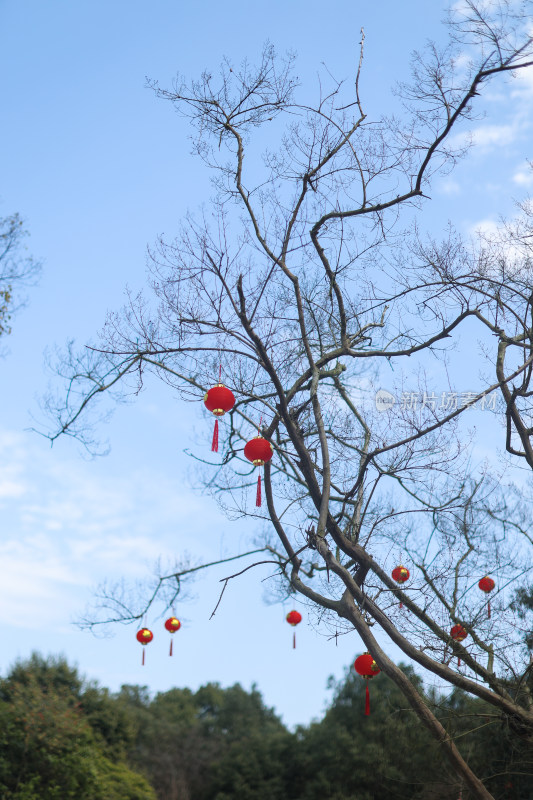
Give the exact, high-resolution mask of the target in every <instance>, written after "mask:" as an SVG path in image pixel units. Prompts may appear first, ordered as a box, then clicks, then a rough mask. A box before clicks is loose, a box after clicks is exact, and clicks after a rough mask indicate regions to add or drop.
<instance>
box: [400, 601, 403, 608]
mask: <svg viewBox="0 0 533 800" xmlns="http://www.w3.org/2000/svg"><path fill="white" fill-rule="evenodd" d="M400 608H403V603H402V601H401V600H400Z"/></svg>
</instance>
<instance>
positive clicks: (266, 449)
mask: <svg viewBox="0 0 533 800" xmlns="http://www.w3.org/2000/svg"><path fill="white" fill-rule="evenodd" d="M273 454H274V451H273V449H272V445H271V444H270V442H269V441H268V439H263V437H262V436H256V437H255V438H253V439H250V441H249V442H247V443H246V444H245V446H244V457H245V458H247V459H248V461H251V462H252V464H253V465H254V467H262V466H263V464H266V463H267V461H270V459H271V458H272V456H273ZM255 504H256V506H260V505H261V473H259V476H258V478H257V493H256V496H255Z"/></svg>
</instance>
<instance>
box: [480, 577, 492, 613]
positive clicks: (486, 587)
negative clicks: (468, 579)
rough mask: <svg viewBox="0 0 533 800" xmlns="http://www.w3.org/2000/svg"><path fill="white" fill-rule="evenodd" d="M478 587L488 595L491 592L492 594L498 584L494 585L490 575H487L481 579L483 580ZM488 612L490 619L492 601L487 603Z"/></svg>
mask: <svg viewBox="0 0 533 800" xmlns="http://www.w3.org/2000/svg"><path fill="white" fill-rule="evenodd" d="M478 586H479V588H480V589H481V591H482V592H485V594H488V593H489V592H492V590H493V589H494V587H495V586H496V584H495V583H494V581H493V580H492V578H489V576H488V575H485V577H484V578H481V580H480V581H479V583H478ZM487 611H488V618H489V619H490V599H489V600H488V602H487Z"/></svg>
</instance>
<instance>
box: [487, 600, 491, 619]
mask: <svg viewBox="0 0 533 800" xmlns="http://www.w3.org/2000/svg"><path fill="white" fill-rule="evenodd" d="M487 608H488V612H489V619H490V600H489V602H488V603H487Z"/></svg>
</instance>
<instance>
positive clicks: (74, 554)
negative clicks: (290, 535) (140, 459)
mask: <svg viewBox="0 0 533 800" xmlns="http://www.w3.org/2000/svg"><path fill="white" fill-rule="evenodd" d="M0 460H1V462H2V463H4V464H5V465H6V466H5V467H4V468H3V469H2V470H1V471H0V497H1V498H2V506H1V514H0V561H1V563H2V581H1V582H0V606H1V607H2V614H3V615H6V614H7V615H8V617H9V621H10V623H11V624H14V625H19V626H21V627H24V628H27V629H29V628H32V627H34V626H35V617H36V614H38V615H39V617H41V618H42V619H46V623H47V625H56V624H68V623H67V622H66V621H65V610H67V612H68V618H69V619H68V622H70V620H71V619H72V618H75V617H77V616H79V614H80V613H81V612H82V611H83V607H84V606H85V604H86V603H87V601H88V600H89V599H90V587H91V586H95V585H96V584H97V583H99V582H101V581H102V580H105V579H109V580H110V581H111V582H113V581H117V580H120V579H121V578H122V577H125V578H126V579H130V580H137V579H143V578H150V576H151V574H152V570H153V565H154V563H155V562H156V561H157V559H158V558H159V557H160V556H162V557H163V558H164V559H166V560H167V561H169V562H170V561H172V562H173V561H174V560H175V559H176V558H178V559H179V558H180V554H183V553H184V552H185V551H194V552H195V555H197V556H198V557H199V558H200V559H202V558H205V559H206V560H213V551H212V546H213V543H214V542H218V539H219V537H218V536H215V535H213V534H212V531H213V530H214V529H215V525H214V524H213V523H214V520H215V519H216V520H217V522H218V525H217V530H218V533H219V534H220V533H221V532H223V529H224V527H225V526H224V522H223V521H222V520H221V519H220V514H219V512H218V510H217V509H216V508H215V506H214V504H210V503H209V502H206V499H205V498H202V497H196V496H194V495H192V493H190V492H188V490H187V489H186V488H185V487H184V486H183V480H180V476H179V472H176V473H175V474H174V473H173V474H171V475H168V474H165V473H164V471H163V470H164V467H163V466H161V472H158V471H157V468H155V469H154V468H152V469H151V470H148V469H144V468H141V469H139V468H136V466H135V465H132V468H131V469H130V470H124V465H121V469H122V471H121V473H120V475H118V476H117V475H116V474H114V473H113V468H110V462H108V461H107V460H105V459H103V460H98V461H96V462H89V463H87V462H84V461H81V460H78V459H69V458H65V457H64V455H62V454H61V453H60V451H59V450H58V451H50V450H48V449H47V450H46V451H43V449H42V447H41V446H40V443H38V444H36V443H35V442H34V441H32V440H31V437H24V436H23V435H21V434H16V435H13V434H11V433H9V432H5V431H4V432H2V433H1V434H0ZM114 469H116V466H115V467H114ZM215 546H218V544H216V545H215ZM217 556H218V553H217V554H216V555H215V558H216V557H217Z"/></svg>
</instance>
